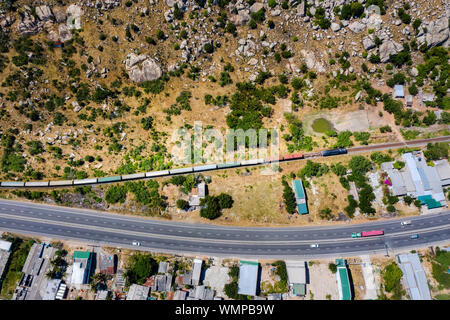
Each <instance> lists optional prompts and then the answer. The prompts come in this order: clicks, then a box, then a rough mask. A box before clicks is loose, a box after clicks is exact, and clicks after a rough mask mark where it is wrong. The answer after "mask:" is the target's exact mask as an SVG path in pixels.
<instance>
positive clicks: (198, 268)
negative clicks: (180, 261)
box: [191, 259, 203, 286]
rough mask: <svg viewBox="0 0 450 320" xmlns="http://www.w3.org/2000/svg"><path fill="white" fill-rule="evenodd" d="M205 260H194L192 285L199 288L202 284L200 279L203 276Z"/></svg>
mask: <svg viewBox="0 0 450 320" xmlns="http://www.w3.org/2000/svg"><path fill="white" fill-rule="evenodd" d="M202 265H203V260H200V259H194V266H193V267H192V280H191V284H192V285H194V286H197V285H198V284H199V283H200V277H201V275H202Z"/></svg>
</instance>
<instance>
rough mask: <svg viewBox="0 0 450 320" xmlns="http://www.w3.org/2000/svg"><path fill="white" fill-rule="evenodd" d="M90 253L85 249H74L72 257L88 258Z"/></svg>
mask: <svg viewBox="0 0 450 320" xmlns="http://www.w3.org/2000/svg"><path fill="white" fill-rule="evenodd" d="M90 255H91V253H90V252H87V251H74V252H73V258H74V259H89V257H90Z"/></svg>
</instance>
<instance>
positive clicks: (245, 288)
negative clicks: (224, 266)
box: [238, 260, 259, 296]
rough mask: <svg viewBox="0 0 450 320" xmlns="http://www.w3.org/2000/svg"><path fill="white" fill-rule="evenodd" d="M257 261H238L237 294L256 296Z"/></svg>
mask: <svg viewBox="0 0 450 320" xmlns="http://www.w3.org/2000/svg"><path fill="white" fill-rule="evenodd" d="M258 274H259V263H258V262H253V261H243V260H241V261H240V262H239V279H238V294H243V295H248V296H256V294H257V290H258Z"/></svg>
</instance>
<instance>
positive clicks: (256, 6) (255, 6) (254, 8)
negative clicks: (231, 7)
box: [250, 2, 264, 13]
mask: <svg viewBox="0 0 450 320" xmlns="http://www.w3.org/2000/svg"><path fill="white" fill-rule="evenodd" d="M262 8H264V5H263V4H262V3H261V2H255V3H254V4H252V6H251V7H250V12H252V13H254V12H258V11H259V10H261V9H262Z"/></svg>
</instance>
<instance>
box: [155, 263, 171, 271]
mask: <svg viewBox="0 0 450 320" xmlns="http://www.w3.org/2000/svg"><path fill="white" fill-rule="evenodd" d="M168 269H169V263H168V262H165V261H161V262H160V263H159V266H158V273H166V272H167V271H168Z"/></svg>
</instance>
